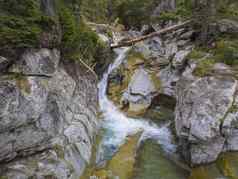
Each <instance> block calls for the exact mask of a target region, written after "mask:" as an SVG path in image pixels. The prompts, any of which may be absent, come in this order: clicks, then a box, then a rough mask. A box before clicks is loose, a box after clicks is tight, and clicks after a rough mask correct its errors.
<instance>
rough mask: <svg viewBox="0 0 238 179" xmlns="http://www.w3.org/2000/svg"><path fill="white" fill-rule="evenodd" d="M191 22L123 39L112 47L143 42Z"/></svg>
mask: <svg viewBox="0 0 238 179" xmlns="http://www.w3.org/2000/svg"><path fill="white" fill-rule="evenodd" d="M191 22H192V21H191V20H188V21H185V22H183V23H181V24H177V25H173V26H170V27H167V28H164V29H161V30H159V31H156V32H152V33H150V34H148V35H143V36H140V37H136V38H133V39H131V40H127V41H121V42H119V43H118V44H112V45H111V48H119V47H128V46H132V45H134V44H135V43H137V42H141V41H143V40H146V39H148V38H152V37H154V36H158V35H161V34H165V33H169V32H172V31H175V30H178V29H180V28H183V27H185V26H187V25H188V24H190V23H191Z"/></svg>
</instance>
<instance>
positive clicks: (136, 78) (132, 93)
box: [122, 68, 156, 112]
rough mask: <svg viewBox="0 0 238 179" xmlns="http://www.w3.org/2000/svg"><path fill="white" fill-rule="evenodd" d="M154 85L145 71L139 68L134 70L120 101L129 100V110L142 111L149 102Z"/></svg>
mask: <svg viewBox="0 0 238 179" xmlns="http://www.w3.org/2000/svg"><path fill="white" fill-rule="evenodd" d="M155 94H156V87H155V85H154V83H153V81H152V80H151V78H150V76H149V74H148V72H147V71H145V70H144V69H143V68H139V69H137V70H136V71H135V73H134V74H133V76H132V79H131V81H130V83H129V86H128V89H127V90H126V91H125V92H124V93H123V97H122V101H124V102H125V101H127V102H129V111H131V112H139V111H144V110H145V109H146V108H148V107H149V106H150V104H151V101H152V98H153V97H154V96H155Z"/></svg>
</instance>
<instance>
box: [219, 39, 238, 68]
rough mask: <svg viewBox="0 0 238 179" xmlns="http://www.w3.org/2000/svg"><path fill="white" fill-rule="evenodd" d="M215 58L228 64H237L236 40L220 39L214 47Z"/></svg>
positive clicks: (237, 44) (237, 46)
mask: <svg viewBox="0 0 238 179" xmlns="http://www.w3.org/2000/svg"><path fill="white" fill-rule="evenodd" d="M214 58H215V60H216V61H218V62H222V63H225V64H227V65H230V66H234V65H238V40H236V39H233V40H232V39H221V40H219V41H218V42H217V47H216V49H215V56H214Z"/></svg>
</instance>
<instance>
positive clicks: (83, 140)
mask: <svg viewBox="0 0 238 179" xmlns="http://www.w3.org/2000/svg"><path fill="white" fill-rule="evenodd" d="M60 58H61V55H60V52H59V51H58V50H56V49H52V50H50V49H38V50H36V49H31V50H27V51H26V52H25V53H24V54H23V55H22V56H21V57H20V60H19V61H17V63H16V64H14V65H13V66H12V67H11V68H10V69H9V73H12V74H11V75H2V76H1V80H0V89H1V90H0V91H1V110H0V111H1V114H0V116H1V124H0V126H1V127H0V129H1V130H0V161H1V167H0V168H1V170H0V174H1V176H6V177H8V178H16V177H21V178H29V177H33V178H42V177H47V176H48V177H53V178H72V177H77V176H80V175H81V174H82V172H83V170H84V168H85V166H86V165H87V164H88V163H89V162H90V157H91V149H92V145H93V143H94V136H95V132H96V131H97V123H98V122H97V88H96V81H95V77H94V76H93V75H92V74H90V73H87V72H86V70H85V69H83V68H82V67H80V65H77V64H75V63H70V62H68V63H67V62H66V63H62V61H61V60H60ZM14 159H17V160H16V161H14ZM12 160H13V161H12ZM10 161H12V162H10ZM8 162H10V163H8ZM4 163H5V164H4ZM6 163H7V164H6Z"/></svg>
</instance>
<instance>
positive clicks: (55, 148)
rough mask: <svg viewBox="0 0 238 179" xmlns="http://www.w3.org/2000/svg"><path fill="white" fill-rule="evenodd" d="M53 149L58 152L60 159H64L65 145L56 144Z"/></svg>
mask: <svg viewBox="0 0 238 179" xmlns="http://www.w3.org/2000/svg"><path fill="white" fill-rule="evenodd" d="M53 150H54V151H55V152H56V153H57V156H58V157H59V158H60V159H64V148H63V146H61V145H59V144H55V145H54V146H53Z"/></svg>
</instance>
